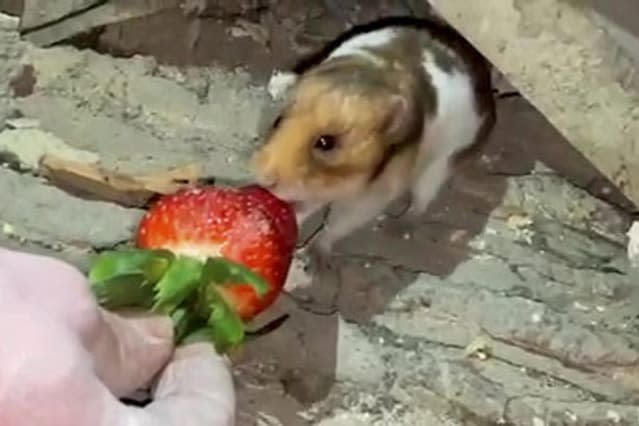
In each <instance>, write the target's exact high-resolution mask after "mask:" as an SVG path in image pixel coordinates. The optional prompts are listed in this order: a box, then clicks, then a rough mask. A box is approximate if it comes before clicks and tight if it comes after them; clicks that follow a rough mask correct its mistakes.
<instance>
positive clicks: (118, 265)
mask: <svg viewBox="0 0 639 426" xmlns="http://www.w3.org/2000/svg"><path fill="white" fill-rule="evenodd" d="M173 258H174V256H173V254H171V252H169V251H166V250H143V249H128V250H118V251H108V252H104V253H101V254H99V255H98V256H97V257H96V258H95V259H94V260H93V263H92V265H91V270H90V271H89V282H90V283H98V282H105V281H110V280H112V279H114V278H117V277H120V276H130V275H142V276H144V278H145V279H147V280H148V281H150V282H156V281H157V280H159V279H160V277H161V276H162V275H163V274H164V272H165V271H166V270H167V268H168V267H169V264H170V263H171V261H172V260H173Z"/></svg>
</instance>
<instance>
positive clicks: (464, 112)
mask: <svg viewBox="0 0 639 426" xmlns="http://www.w3.org/2000/svg"><path fill="white" fill-rule="evenodd" d="M422 64H423V66H424V69H425V70H426V72H427V73H428V74H429V75H430V78H431V83H432V84H433V86H434V87H435V90H436V93H437V112H436V115H435V116H434V117H427V120H428V121H427V122H428V124H427V127H426V129H425V131H424V135H423V137H422V142H421V147H420V162H421V163H422V165H421V171H419V175H418V176H417V177H416V180H415V182H414V184H413V189H412V192H413V207H412V209H411V210H412V213H414V214H421V213H423V212H424V211H425V210H426V209H427V208H428V205H429V204H430V203H431V201H432V200H433V199H434V198H435V196H437V194H438V192H439V190H440V189H441V186H442V185H443V184H444V182H445V181H446V180H447V178H448V177H449V174H450V168H449V162H450V158H451V156H452V155H453V154H454V153H456V152H458V151H459V150H461V149H463V148H467V147H469V146H470V145H472V144H473V143H474V142H475V138H476V135H477V131H478V130H479V128H480V126H481V124H482V121H483V119H482V117H481V116H480V115H479V114H478V113H477V110H476V108H475V100H474V97H475V95H474V91H473V87H472V82H471V79H470V76H469V75H468V74H467V73H464V72H459V71H455V70H452V71H451V72H446V71H445V70H443V69H442V68H441V67H439V66H438V65H437V64H436V62H435V59H434V57H433V54H432V53H431V52H429V51H424V56H423V62H422Z"/></svg>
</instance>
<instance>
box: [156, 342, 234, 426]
mask: <svg viewBox="0 0 639 426" xmlns="http://www.w3.org/2000/svg"><path fill="white" fill-rule="evenodd" d="M145 411H146V412H147V413H148V414H149V415H151V416H152V417H154V418H158V419H160V418H161V419H166V422H167V424H171V425H173V424H175V425H178V424H189V425H193V426H200V425H202V426H204V425H210V426H233V425H234V424H235V390H234V387H233V378H232V376H231V373H230V370H229V365H228V362H227V361H226V360H225V358H223V357H221V356H220V355H218V354H217V353H216V352H215V349H213V347H212V346H211V345H210V344H207V343H198V344H192V345H188V346H184V347H180V348H178V349H176V351H175V354H174V356H173V359H172V360H171V362H170V363H169V364H168V365H167V367H166V369H165V370H164V372H163V373H162V375H161V376H160V379H159V381H158V384H157V386H156V389H155V392H154V401H153V402H152V403H151V404H149V405H148V406H147V407H146V409H145Z"/></svg>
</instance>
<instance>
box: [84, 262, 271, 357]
mask: <svg viewBox="0 0 639 426" xmlns="http://www.w3.org/2000/svg"><path fill="white" fill-rule="evenodd" d="M89 282H90V284H91V288H92V290H93V292H94V294H95V296H96V298H97V300H98V303H99V304H100V305H101V306H103V307H105V308H106V309H117V308H122V307H126V306H136V307H143V308H145V309H150V310H151V311H153V312H156V313H160V314H165V315H169V316H170V317H171V319H172V321H173V323H174V327H175V341H176V343H178V344H184V343H189V342H195V341H207V342H210V343H212V344H214V345H215V347H216V349H217V350H218V351H219V352H226V351H227V350H229V349H230V348H233V347H235V346H237V345H239V344H241V343H242V342H243V340H244V337H245V326H244V323H243V321H242V319H241V318H240V317H239V315H238V314H237V313H236V312H235V310H234V309H233V307H232V306H230V305H229V304H228V303H227V301H226V300H225V299H224V297H222V295H221V294H220V292H219V287H218V286H233V285H246V284H248V285H250V286H251V287H252V288H253V289H254V290H255V292H256V293H257V294H258V296H263V295H265V294H266V293H267V292H268V290H269V285H268V283H267V282H266V281H265V280H264V279H263V278H262V277H261V276H259V275H258V274H256V273H254V272H253V271H251V270H250V269H248V268H247V267H245V266H244V265H242V264H239V263H236V262H233V261H230V260H228V259H226V258H221V257H216V258H208V259H207V260H206V261H205V262H202V261H200V260H199V259H195V258H192V257H188V256H175V255H174V254H172V253H171V252H169V251H166V250H148V249H127V250H118V251H111V252H105V253H102V254H100V255H99V256H98V257H97V258H96V259H95V260H94V262H93V265H92V267H91V270H90V272H89Z"/></svg>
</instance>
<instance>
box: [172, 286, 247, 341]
mask: <svg viewBox="0 0 639 426" xmlns="http://www.w3.org/2000/svg"><path fill="white" fill-rule="evenodd" d="M198 302H199V304H200V307H199V309H200V314H204V313H205V312H206V314H207V315H208V318H207V321H206V326H205V327H202V328H200V329H197V330H196V331H195V332H193V333H191V334H189V335H188V336H187V337H186V338H185V339H184V343H192V342H197V341H207V342H210V343H212V344H213V345H215V349H216V350H217V351H218V352H219V353H224V352H226V351H227V350H229V349H230V348H233V347H235V346H237V345H239V344H240V343H242V341H243V340H244V323H243V322H242V320H241V319H240V317H239V316H238V315H237V314H236V313H235V311H233V309H231V307H230V306H229V305H228V304H227V303H226V301H225V300H224V298H223V297H222V296H221V295H220V294H219V293H218V291H217V289H216V286H215V285H209V286H207V287H206V288H205V289H204V291H201V292H200V297H199V300H198ZM203 305H205V306H206V307H205V309H203V307H204V306H203Z"/></svg>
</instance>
